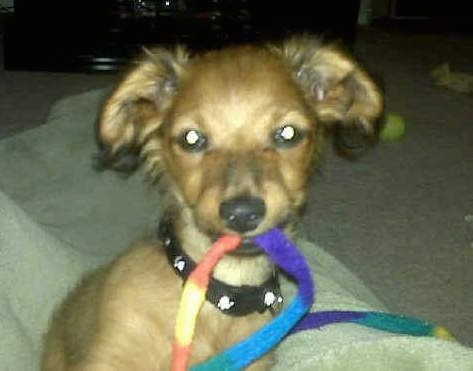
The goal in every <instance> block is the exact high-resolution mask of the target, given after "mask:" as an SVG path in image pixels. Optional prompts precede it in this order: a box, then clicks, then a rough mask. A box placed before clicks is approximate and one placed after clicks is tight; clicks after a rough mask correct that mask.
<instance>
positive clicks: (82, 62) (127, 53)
mask: <svg viewBox="0 0 473 371" xmlns="http://www.w3.org/2000/svg"><path fill="white" fill-rule="evenodd" d="M358 8H359V0H350V1H346V0H331V1H317V0H312V1H303V0H293V1H292V2H288V1H279V0H277V1H264V0H100V1H93V0H62V1H61V0H43V1H37V0H16V1H15V13H14V15H13V16H11V17H9V18H8V19H7V20H6V24H5V34H4V45H5V53H4V58H5V67H6V68H7V69H35V70H52V71H84V70H115V69H118V68H120V67H121V66H123V65H124V64H125V63H126V62H127V61H128V60H129V59H130V58H132V57H133V56H134V55H136V54H137V53H139V51H140V49H141V47H142V46H143V45H153V44H175V43H177V42H178V43H184V44H187V45H189V46H190V47H192V48H195V49H202V48H210V47H219V46H221V45H225V44H228V43H239V42H247V41H254V40H259V39H268V38H269V39H271V38H280V37H283V36H285V35H287V34H291V33H297V32H311V33H321V34H323V35H325V37H327V38H339V39H343V40H345V42H346V43H347V44H350V43H352V42H353V40H354V37H355V30H356V21H357V16H358Z"/></svg>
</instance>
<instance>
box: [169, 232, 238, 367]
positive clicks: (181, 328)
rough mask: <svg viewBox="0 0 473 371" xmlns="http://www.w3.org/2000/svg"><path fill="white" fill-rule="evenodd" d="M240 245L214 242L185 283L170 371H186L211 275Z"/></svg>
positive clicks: (226, 240) (224, 239)
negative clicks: (224, 258) (223, 259)
mask: <svg viewBox="0 0 473 371" xmlns="http://www.w3.org/2000/svg"><path fill="white" fill-rule="evenodd" d="M240 242H241V238H240V237H238V236H223V237H221V238H220V239H218V240H217V242H215V243H214V244H213V245H212V247H211V248H210V249H209V251H208V252H207V254H206V255H205V256H204V258H203V259H202V261H201V262H200V263H199V265H197V267H196V268H195V269H194V270H193V271H192V273H191V274H190V275H189V278H188V279H187V281H186V283H185V285H184V289H183V291H182V295H181V301H180V303H179V309H178V312H177V317H176V327H175V330H174V344H173V363H172V370H173V371H184V370H187V367H188V364H189V358H190V353H191V345H192V338H193V337H194V331H195V324H196V321H197V316H198V314H199V311H200V308H201V307H202V305H203V304H204V301H205V293H206V292H207V288H208V286H209V281H210V275H211V273H212V270H213V268H214V267H215V265H216V264H217V263H218V261H219V260H220V259H221V257H222V256H223V255H224V254H225V253H227V252H230V251H232V250H235V249H236V248H237V247H238V246H239V245H240Z"/></svg>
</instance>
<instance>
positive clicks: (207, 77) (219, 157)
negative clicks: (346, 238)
mask: <svg viewBox="0 0 473 371" xmlns="http://www.w3.org/2000/svg"><path fill="white" fill-rule="evenodd" d="M146 54H147V55H146V58H145V59H144V60H143V61H142V62H140V63H139V64H137V66H136V67H135V68H134V69H133V70H132V71H131V72H130V73H129V74H127V75H126V76H125V77H124V79H123V80H122V81H121V82H120V83H119V85H118V86H117V88H116V90H115V91H114V92H113V94H112V95H111V97H110V98H109V100H108V101H107V102H106V104H105V106H104V109H103V112H102V115H101V119H100V123H99V137H100V141H101V143H102V146H103V154H102V162H103V163H104V164H106V165H111V166H112V167H115V168H119V169H120V168H125V169H128V170H129V169H130V168H133V167H134V165H135V164H137V163H139V162H143V164H144V165H145V167H146V169H147V171H148V173H149V174H151V176H153V177H155V176H159V175H160V174H163V175H164V178H166V179H167V181H168V182H169V183H167V184H168V185H169V191H170V192H171V193H172V194H173V199H174V202H175V203H176V204H177V205H178V208H179V209H182V210H186V212H187V213H188V214H189V215H190V216H191V217H190V219H191V222H192V223H194V225H195V226H196V227H197V228H198V230H199V231H201V232H203V233H205V234H206V235H212V236H213V235H218V234H222V233H240V234H243V235H253V234H257V233H261V232H262V231H264V230H267V229H269V228H271V227H274V226H279V225H284V224H285V223H287V222H288V221H290V220H291V219H292V218H293V217H294V215H296V214H297V213H298V211H299V209H300V208H301V205H303V203H304V200H305V198H306V190H307V183H308V179H309V176H310V174H311V170H312V169H313V168H314V167H315V166H316V162H317V159H318V157H319V154H320V151H321V146H322V142H323V138H324V133H325V132H326V131H327V129H331V128H333V127H335V126H337V127H338V128H339V129H340V130H341V132H342V133H344V134H347V135H343V136H342V137H341V138H342V139H343V141H342V142H340V143H341V144H342V146H345V147H347V148H349V147H351V146H356V145H358V144H360V143H359V142H360V141H361V140H362V139H365V138H370V137H372V136H374V135H375V134H376V124H375V123H376V120H377V119H378V118H379V116H380V114H381V112H382V108H383V100H382V96H381V94H380V91H379V90H378V88H377V86H376V85H375V84H374V82H373V81H372V79H371V78H370V77H369V76H368V74H367V73H366V72H365V71H364V70H363V69H362V68H361V67H360V66H359V65H358V64H357V63H356V62H355V61H354V60H353V59H352V58H351V57H349V56H348V55H347V54H344V53H343V52H341V51H340V50H339V49H338V48H336V47H334V46H331V45H328V46H324V45H322V44H321V43H320V42H319V41H318V40H317V39H314V38H310V37H301V38H293V39H290V40H288V41H286V42H284V43H282V44H281V45H265V46H261V47H254V46H239V47H233V48H228V49H223V50H219V51H212V52H208V53H205V54H203V55H200V56H195V57H190V55H189V54H188V53H187V52H186V51H185V49H182V48H177V49H175V50H174V51H170V50H164V49H155V50H153V51H150V52H147V53H146ZM130 156H131V157H130ZM135 160H137V161H135Z"/></svg>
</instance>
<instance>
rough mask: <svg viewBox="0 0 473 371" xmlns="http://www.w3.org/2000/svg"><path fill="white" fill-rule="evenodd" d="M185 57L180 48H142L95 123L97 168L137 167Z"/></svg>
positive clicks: (170, 99) (172, 89)
mask: <svg viewBox="0 0 473 371" xmlns="http://www.w3.org/2000/svg"><path fill="white" fill-rule="evenodd" d="M187 60H188V54H187V52H186V51H185V50H184V49H183V48H177V49H176V50H174V51H169V50H165V49H154V50H151V51H148V50H146V51H145V55H144V58H143V59H142V60H141V61H140V62H138V63H137V65H136V67H134V68H133V69H132V70H131V71H130V72H129V73H128V74H126V75H125V76H124V78H123V79H122V80H121V82H119V84H118V85H117V87H116V88H115V89H114V91H113V92H112V94H111V96H110V98H108V100H107V101H106V102H105V104H104V106H103V108H102V112H101V115H100V118H99V122H98V126H97V134H98V139H99V146H100V154H99V156H98V167H99V168H105V167H110V168H113V169H115V170H118V171H124V172H129V171H133V170H135V169H136V168H137V167H138V165H139V164H140V160H141V153H142V150H143V147H144V145H145V143H146V141H147V140H148V138H149V137H150V134H152V133H155V132H156V131H157V130H158V129H159V127H160V125H161V123H162V120H163V117H164V115H165V113H166V111H167V109H168V108H169V106H170V104H171V102H172V97H173V96H174V94H175V92H176V90H177V87H178V85H179V80H180V76H181V74H182V71H183V68H184V65H185V64H186V62H187ZM155 160H156V159H155Z"/></svg>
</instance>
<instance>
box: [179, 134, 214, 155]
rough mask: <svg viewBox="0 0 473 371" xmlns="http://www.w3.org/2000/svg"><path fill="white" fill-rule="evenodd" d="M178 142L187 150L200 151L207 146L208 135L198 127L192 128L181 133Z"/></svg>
mask: <svg viewBox="0 0 473 371" xmlns="http://www.w3.org/2000/svg"><path fill="white" fill-rule="evenodd" d="M178 143H179V145H180V146H181V148H182V149H184V150H185V151H188V152H199V151H203V150H205V149H206V148H207V137H206V136H205V135H204V134H203V133H202V132H200V131H198V130H196V129H190V130H186V131H185V132H184V133H182V134H181V136H180V137H179V138H178Z"/></svg>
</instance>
